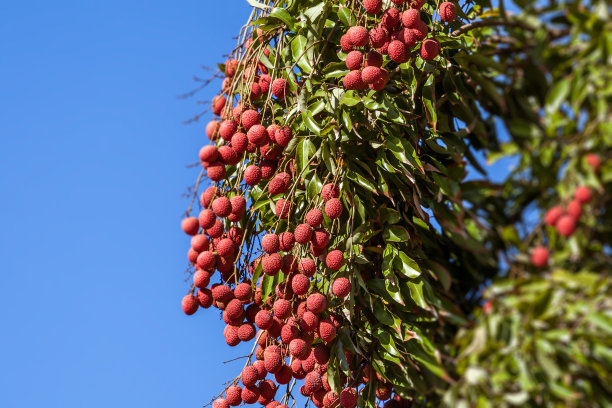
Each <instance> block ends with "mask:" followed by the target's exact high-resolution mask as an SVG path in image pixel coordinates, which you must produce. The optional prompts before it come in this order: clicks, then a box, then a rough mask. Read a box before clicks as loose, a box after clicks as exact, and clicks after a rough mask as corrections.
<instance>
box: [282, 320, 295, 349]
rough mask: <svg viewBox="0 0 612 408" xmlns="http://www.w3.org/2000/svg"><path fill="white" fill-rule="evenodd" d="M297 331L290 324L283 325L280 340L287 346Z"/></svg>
mask: <svg viewBox="0 0 612 408" xmlns="http://www.w3.org/2000/svg"><path fill="white" fill-rule="evenodd" d="M298 333H299V332H298V329H297V327H296V326H294V325H292V324H285V325H283V327H282V329H281V340H282V341H283V343H284V344H288V343H290V342H291V340H293V339H295V338H296V337H297V335H298Z"/></svg>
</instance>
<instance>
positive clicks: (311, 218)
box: [305, 208, 323, 228]
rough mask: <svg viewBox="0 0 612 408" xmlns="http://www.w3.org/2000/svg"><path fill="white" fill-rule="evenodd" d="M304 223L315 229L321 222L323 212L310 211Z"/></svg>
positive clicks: (317, 210)
mask: <svg viewBox="0 0 612 408" xmlns="http://www.w3.org/2000/svg"><path fill="white" fill-rule="evenodd" d="M305 221H306V223H307V224H308V225H310V226H311V227H313V228H316V227H318V226H319V225H321V223H322V222H323V212H322V211H321V210H319V209H318V208H315V209H312V210H310V211H308V212H307V213H306V218H305Z"/></svg>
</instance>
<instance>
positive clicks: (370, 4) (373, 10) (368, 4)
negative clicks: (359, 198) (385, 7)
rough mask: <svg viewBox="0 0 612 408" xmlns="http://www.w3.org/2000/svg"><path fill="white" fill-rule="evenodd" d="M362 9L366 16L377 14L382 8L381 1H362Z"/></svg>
mask: <svg viewBox="0 0 612 408" xmlns="http://www.w3.org/2000/svg"><path fill="white" fill-rule="evenodd" d="M363 8H365V10H366V13H368V14H378V13H379V12H380V10H381V8H382V0H363Z"/></svg>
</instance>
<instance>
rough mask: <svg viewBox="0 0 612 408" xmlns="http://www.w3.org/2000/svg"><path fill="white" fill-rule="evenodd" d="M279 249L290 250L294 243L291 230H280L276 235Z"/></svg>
mask: <svg viewBox="0 0 612 408" xmlns="http://www.w3.org/2000/svg"><path fill="white" fill-rule="evenodd" d="M278 239H279V241H280V250H281V251H291V249H293V245H295V237H294V236H293V234H292V233H291V232H281V233H280V234H279V236H278Z"/></svg>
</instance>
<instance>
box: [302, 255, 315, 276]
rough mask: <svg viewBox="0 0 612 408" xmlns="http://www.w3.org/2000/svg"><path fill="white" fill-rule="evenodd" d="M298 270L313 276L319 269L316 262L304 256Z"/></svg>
mask: <svg viewBox="0 0 612 408" xmlns="http://www.w3.org/2000/svg"><path fill="white" fill-rule="evenodd" d="M298 271H299V272H300V273H302V274H304V275H305V276H306V277H309V278H311V277H312V276H313V275H314V274H315V272H316V271H317V266H316V264H315V262H314V261H313V260H312V259H310V258H302V259H301V260H300V262H299V263H298Z"/></svg>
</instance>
